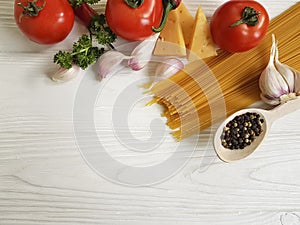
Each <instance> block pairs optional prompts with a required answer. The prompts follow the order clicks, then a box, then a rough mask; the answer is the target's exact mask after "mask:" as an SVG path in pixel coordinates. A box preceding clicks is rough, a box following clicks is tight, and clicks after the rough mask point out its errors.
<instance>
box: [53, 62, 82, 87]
mask: <svg viewBox="0 0 300 225" xmlns="http://www.w3.org/2000/svg"><path fill="white" fill-rule="evenodd" d="M80 71H81V69H80V67H79V66H77V65H72V67H71V68H70V69H66V68H63V67H60V68H59V69H58V70H57V71H56V72H55V73H54V74H53V75H52V76H51V79H52V80H53V81H55V82H59V83H63V82H67V81H69V80H72V79H73V78H75V77H76V76H77V75H78V74H79V72H80Z"/></svg>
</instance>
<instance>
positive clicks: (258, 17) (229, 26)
mask: <svg viewBox="0 0 300 225" xmlns="http://www.w3.org/2000/svg"><path fill="white" fill-rule="evenodd" d="M246 7H247V12H245V11H244V10H245V9H246ZM246 13H248V14H246ZM243 17H244V19H243V20H242V21H241V19H242V18H243ZM237 21H240V22H241V23H240V24H236V25H235V26H233V25H234V23H236V22H237ZM243 22H244V23H243ZM245 22H246V23H245ZM268 25H269V16H268V12H267V11H266V9H265V8H264V7H263V6H262V5H261V4H259V3H258V2H256V1H252V0H248V1H241V0H232V1H228V2H226V3H225V4H223V5H221V6H220V7H219V8H218V9H217V10H216V11H215V13H214V14H213V16H212V19H211V23H210V28H211V34H212V37H213V40H214V42H215V43H216V44H217V45H218V46H219V47H220V48H221V49H223V50H226V51H229V52H244V51H247V50H249V49H251V48H254V47H255V46H257V45H258V44H259V43H260V41H261V40H262V39H263V37H264V36H265V34H266V32H267V30H268Z"/></svg>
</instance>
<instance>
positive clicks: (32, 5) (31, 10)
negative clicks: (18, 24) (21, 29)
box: [18, 0, 46, 21]
mask: <svg viewBox="0 0 300 225" xmlns="http://www.w3.org/2000/svg"><path fill="white" fill-rule="evenodd" d="M39 1H41V2H42V3H43V5H42V6H38V5H37V2H39ZM18 6H20V7H22V8H23V12H22V13H21V15H20V18H19V20H20V21H21V19H22V17H23V16H29V17H31V16H38V15H39V12H40V11H41V10H43V9H44V8H45V6H46V1H45V0H33V1H29V0H27V5H26V6H25V5H23V4H22V3H21V2H19V3H18Z"/></svg>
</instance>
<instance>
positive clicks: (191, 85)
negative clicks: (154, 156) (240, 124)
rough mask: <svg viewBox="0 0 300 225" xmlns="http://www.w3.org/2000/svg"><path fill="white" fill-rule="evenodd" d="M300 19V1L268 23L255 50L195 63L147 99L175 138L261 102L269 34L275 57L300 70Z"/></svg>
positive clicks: (268, 48)
mask: <svg viewBox="0 0 300 225" xmlns="http://www.w3.org/2000/svg"><path fill="white" fill-rule="evenodd" d="M299 21H300V2H298V3H297V4H295V5H294V6H292V7H291V8H289V9H288V10H286V11H285V12H283V13H282V14H280V15H279V16H277V17H276V18H274V19H273V20H272V21H271V23H270V26H269V30H268V33H267V35H266V37H265V38H264V39H263V41H262V42H261V43H260V45H259V46H257V47H256V48H254V49H252V50H250V51H247V52H244V53H238V54H229V53H226V52H219V54H218V56H216V57H213V58H209V59H207V60H204V61H202V60H198V61H194V62H192V63H190V64H188V65H187V66H186V67H185V69H184V71H180V72H178V73H176V74H175V75H173V76H172V77H170V78H169V79H166V80H163V81H160V82H158V83H157V84H156V85H154V86H153V87H152V89H151V92H152V93H153V94H154V99H153V101H152V103H158V104H161V105H163V106H164V108H165V111H164V112H163V116H165V117H166V118H167V125H168V126H169V127H170V128H171V129H174V130H175V131H174V132H173V135H174V137H175V139H177V140H178V141H180V140H182V139H184V138H186V137H188V136H190V135H193V134H195V133H197V132H199V131H200V130H203V129H205V128H207V127H209V126H211V124H212V123H214V122H219V121H220V120H223V119H224V117H225V116H228V115H230V114H232V113H234V112H235V111H237V110H240V109H242V108H245V107H248V106H249V105H251V104H253V103H254V102H257V101H259V100H260V97H259V94H260V90H259V87H258V79H259V76H260V74H261V72H262V71H263V69H264V68H265V67H266V65H267V63H268V60H269V50H270V47H271V35H272V34H275V36H276V39H277V40H278V42H279V46H278V47H279V49H280V61H281V62H283V63H286V64H288V65H290V66H291V67H294V68H295V69H297V70H300V59H299V56H300V37H299V36H300V26H299ZM222 102H223V103H225V105H224V106H222ZM218 106H220V107H218ZM215 107H217V108H215ZM222 107H223V108H222ZM212 115H213V116H212Z"/></svg>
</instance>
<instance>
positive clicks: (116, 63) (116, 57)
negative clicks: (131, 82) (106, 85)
mask: <svg viewBox="0 0 300 225" xmlns="http://www.w3.org/2000/svg"><path fill="white" fill-rule="evenodd" d="M130 58H131V57H129V56H126V55H124V54H123V53H121V52H118V51H115V50H111V51H108V52H105V53H104V54H103V55H101V56H100V58H99V59H98V75H99V77H101V78H105V77H107V76H110V75H113V74H115V73H116V72H117V71H119V70H120V69H122V68H123V67H124V66H123V65H122V64H121V63H122V62H123V60H126V59H130Z"/></svg>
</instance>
